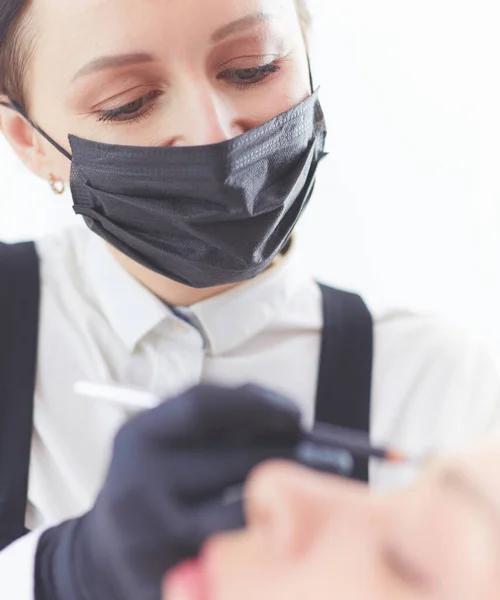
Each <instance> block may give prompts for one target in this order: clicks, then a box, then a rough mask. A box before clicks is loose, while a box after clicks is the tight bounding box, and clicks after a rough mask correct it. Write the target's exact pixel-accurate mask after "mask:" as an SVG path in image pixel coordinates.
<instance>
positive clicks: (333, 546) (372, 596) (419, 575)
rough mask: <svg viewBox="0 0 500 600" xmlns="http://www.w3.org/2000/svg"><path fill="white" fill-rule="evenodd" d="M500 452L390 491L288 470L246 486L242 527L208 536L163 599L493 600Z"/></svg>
mask: <svg viewBox="0 0 500 600" xmlns="http://www.w3.org/2000/svg"><path fill="white" fill-rule="evenodd" d="M499 467H500V448H499V446H498V445H497V446H496V447H495V448H493V450H492V448H487V447H484V448H482V449H480V450H476V451H475V452H474V453H470V454H468V455H464V456H463V457H460V458H458V459H454V460H452V461H446V462H442V463H440V464H436V465H434V466H432V467H431V468H430V469H429V470H428V471H427V473H426V474H425V475H424V476H423V477H422V478H421V479H420V480H419V482H418V483H417V484H415V485H414V486H413V487H411V488H409V489H407V490H405V491H400V492H397V493H395V494H391V495H386V496H377V495H373V494H370V493H369V492H368V491H367V489H366V488H365V487H363V486H361V485H357V484H353V483H346V482H344V481H342V480H340V479H337V478H334V477H331V476H325V475H318V474H316V473H313V472H310V471H308V470H305V469H302V468H298V467H296V466H293V465H288V464H280V463H276V464H268V465H264V466H263V467H261V468H260V469H259V470H257V471H256V473H255V474H254V475H253V477H252V478H251V480H250V482H249V483H248V487H247V514H248V527H247V528H246V529H245V530H244V531H242V532H238V533H232V534H224V535H221V536H218V537H216V538H214V539H212V540H211V541H210V542H209V543H208V544H207V546H206V548H205V551H204V553H203V556H202V558H200V560H199V561H196V562H193V563H191V564H186V565H184V566H181V567H180V568H178V569H177V570H176V571H174V572H173V573H172V574H171V576H170V577H169V578H168V579H167V581H166V586H165V589H166V595H167V596H166V597H167V598H168V600H250V599H252V600H254V599H259V600H305V599H309V600H331V599H332V598H342V600H379V599H380V600H403V599H404V600H410V599H411V600H420V599H422V600H423V599H425V600H431V599H436V600H437V599H439V600H448V599H450V600H490V599H491V600H493V598H498V590H499V589H500V478H499V477H497V476H493V474H495V473H498V469H499Z"/></svg>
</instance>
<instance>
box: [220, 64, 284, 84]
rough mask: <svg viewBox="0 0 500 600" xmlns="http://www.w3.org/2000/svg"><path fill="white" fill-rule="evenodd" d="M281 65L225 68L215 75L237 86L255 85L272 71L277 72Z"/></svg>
mask: <svg viewBox="0 0 500 600" xmlns="http://www.w3.org/2000/svg"><path fill="white" fill-rule="evenodd" d="M280 69H281V67H279V66H278V65H276V64H274V63H270V64H268V65H262V66H260V67H249V68H246V69H227V70H226V71H223V72H222V73H219V74H218V75H217V79H224V80H226V81H227V82H228V83H230V84H235V85H236V87H238V88H240V89H241V88H245V87H247V86H251V85H255V84H257V83H260V82H262V81H264V80H265V79H267V78H268V77H269V76H270V75H272V74H273V73H277V72H278V71H279V70H280Z"/></svg>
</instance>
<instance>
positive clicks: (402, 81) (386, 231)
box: [0, 0, 500, 345]
mask: <svg viewBox="0 0 500 600" xmlns="http://www.w3.org/2000/svg"><path fill="white" fill-rule="evenodd" d="M313 2H314V0H313ZM499 6H500V3H499V2H498V0H464V1H461V0H453V1H452V0H418V1H409V0H377V1H374V0H316V2H315V4H313V11H314V13H315V15H316V35H315V38H314V46H315V48H314V53H313V61H314V63H313V64H314V71H315V79H316V82H317V83H319V84H320V85H321V87H322V99H323V104H324V109H325V112H326V114H327V118H328V123H329V129H330V140H329V151H330V157H329V158H328V159H327V161H326V162H325V163H323V165H322V169H321V172H320V177H319V182H318V186H317V192H316V195H315V197H314V199H313V201H312V204H311V206H310V208H309V210H308V213H307V215H306V217H305V218H304V221H303V223H302V225H301V235H300V237H299V239H300V246H301V248H302V252H303V253H304V254H305V256H306V258H307V259H308V260H309V261H310V263H311V265H312V266H313V268H314V271H315V274H316V275H317V276H318V277H319V278H321V279H323V280H325V281H327V282H329V283H333V284H337V285H339V286H343V287H347V288H351V289H355V290H358V291H361V292H362V293H364V294H366V295H367V296H368V297H370V298H372V297H374V296H375V297H378V298H380V299H383V300H384V301H386V300H388V301H390V302H391V303H399V304H404V305H408V304H411V305H414V306H417V307H423V308H426V309H431V310H434V311H437V312H440V313H443V314H445V315H447V316H448V317H449V318H451V319H452V320H458V321H461V322H462V323H463V324H465V325H466V326H467V327H471V328H474V329H476V330H478V331H479V332H480V333H483V334H486V335H487V336H489V338H490V339H491V340H493V341H494V342H495V343H498V344H499V345H500V314H499V308H500V269H499V266H500V264H499V262H500V261H499V257H500V242H499V238H500V236H499V232H500V206H499V205H500V182H499V177H498V173H499V167H500V119H499V111H500V84H499V81H500V35H499V33H498V32H499V26H500V11H499ZM75 219H76V217H73V215H72V211H71V207H70V199H69V198H63V199H61V198H58V197H56V196H53V195H52V194H51V193H50V191H49V189H48V185H47V184H46V183H44V182H38V181H37V180H35V179H34V178H32V177H31V176H30V175H29V174H27V172H26V171H25V170H24V169H23V168H22V167H21V166H20V165H19V164H18V163H17V161H16V160H15V159H14V157H13V156H12V155H11V154H10V152H9V151H8V150H7V148H6V147H5V145H4V144H3V143H2V142H0V239H4V240H15V239H21V238H31V237H37V236H39V235H42V234H45V233H47V232H49V231H51V230H54V229H56V228H58V227H60V226H62V225H64V224H65V223H68V222H73V221H74V220H75Z"/></svg>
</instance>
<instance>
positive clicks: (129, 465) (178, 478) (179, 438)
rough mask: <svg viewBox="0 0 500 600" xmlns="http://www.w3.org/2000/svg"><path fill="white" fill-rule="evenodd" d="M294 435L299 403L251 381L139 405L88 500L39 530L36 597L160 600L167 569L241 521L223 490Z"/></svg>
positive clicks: (289, 450) (286, 451)
mask: <svg viewBox="0 0 500 600" xmlns="http://www.w3.org/2000/svg"><path fill="white" fill-rule="evenodd" d="M299 438H300V414H299V411H298V409H297V408H296V407H295V406H294V405H293V404H292V403H291V402H289V401H288V400H286V399H284V398H282V397H281V396H277V395H276V394H273V393H272V392H268V391H266V390H263V389H261V388H258V387H255V386H246V387H243V388H240V389H236V390H235V389H232V390H231V389H227V388H219V387H212V386H202V387H198V388H195V389H193V390H191V391H188V392H187V393H185V394H183V395H182V396H180V397H178V398H176V399H173V400H170V401H168V402H166V403H165V404H162V405H161V406H158V407H157V408H154V409H153V410H149V411H147V412H144V413H142V414H141V415H139V416H138V417H136V418H134V419H133V420H131V421H130V422H129V423H127V425H125V426H124V427H123V429H121V430H120V432H119V433H118V435H117V438H116V441H115V445H114V451H113V456H112V461H111V465H110V468H109V472H108V475H107V479H106V481H105V483H104V486H103V489H102V491H101V493H100V495H99V496H98V498H97V501H96V504H95V506H94V508H93V509H92V510H91V511H90V512H89V513H87V514H86V515H84V516H83V517H81V518H78V519H73V520H71V521H67V522H65V523H63V524H61V525H59V526H57V527H54V528H52V529H49V530H48V531H47V532H46V533H44V534H43V536H42V537H41V540H40V543H39V546H38V552H37V560H36V600H159V599H160V598H161V582H162V578H163V576H164V574H165V572H166V571H167V570H168V569H170V568H172V567H173V566H175V565H176V564H177V563H179V562H181V561H183V560H185V559H186V558H190V557H194V556H196V555H197V554H198V552H199V550H200V548H201V545H202V544H203V542H204V541H205V540H207V538H209V537H211V535H213V534H214V533H218V532H222V531H226V530H233V529H238V528H241V527H243V526H244V515H243V513H242V505H241V503H232V504H229V505H226V504H225V503H224V502H222V496H223V493H224V491H225V490H227V488H230V487H231V486H234V485H237V484H241V483H243V482H244V481H245V479H246V478H247V476H248V474H249V472H250V471H251V470H252V469H253V467H255V466H256V465H257V464H259V463H261V462H263V461H264V460H267V459H270V458H292V456H293V452H294V448H295V447H296V445H297V443H298V441H299Z"/></svg>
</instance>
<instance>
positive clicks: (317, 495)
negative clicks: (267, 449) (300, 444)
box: [245, 462, 361, 555]
mask: <svg viewBox="0 0 500 600" xmlns="http://www.w3.org/2000/svg"><path fill="white" fill-rule="evenodd" d="M360 493H361V492H360V489H359V488H358V486H357V485H356V484H352V483H344V482H342V481H340V480H337V479H336V478H333V477H329V476H324V475H319V474H317V473H314V472H312V471H310V470H308V469H304V468H302V467H297V466H295V465H292V464H289V463H279V462H278V463H267V464H265V465H263V466H261V467H259V468H258V469H256V470H255V472H254V474H253V475H252V476H251V478H250V480H249V481H248V484H247V488H246V493H245V497H246V506H245V508H246V514H247V522H248V526H249V527H250V528H251V529H252V528H253V529H256V530H260V531H261V532H262V534H263V535H264V536H265V538H266V540H267V541H268V543H269V544H271V545H272V546H273V547H274V549H275V550H276V551H277V552H279V553H282V554H285V555H297V554H301V553H303V552H305V551H306V550H307V548H308V547H309V546H310V545H311V544H312V543H313V541H314V540H315V539H316V537H317V535H318V534H319V533H320V532H321V530H322V528H323V527H324V526H325V523H326V522H327V520H329V519H331V517H332V511H335V513H336V517H339V518H343V517H345V516H347V514H348V512H349V511H351V510H352V506H353V504H352V502H351V501H352V500H353V498H354V499H357V500H358V501H357V502H354V504H358V505H359V495H360Z"/></svg>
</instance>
